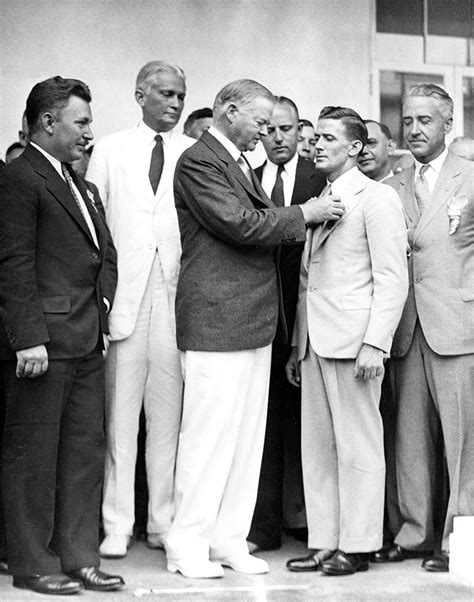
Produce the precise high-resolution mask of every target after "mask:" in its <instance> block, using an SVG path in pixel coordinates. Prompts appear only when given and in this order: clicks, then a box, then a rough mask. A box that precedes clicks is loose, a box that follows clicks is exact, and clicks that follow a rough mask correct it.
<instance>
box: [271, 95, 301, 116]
mask: <svg viewBox="0 0 474 602" xmlns="http://www.w3.org/2000/svg"><path fill="white" fill-rule="evenodd" d="M275 104H276V105H286V106H287V107H291V108H292V109H293V111H294V112H295V113H296V119H297V120H298V121H299V119H300V114H299V111H298V107H297V106H296V103H295V102H293V101H292V100H291V98H288V97H287V96H275Z"/></svg>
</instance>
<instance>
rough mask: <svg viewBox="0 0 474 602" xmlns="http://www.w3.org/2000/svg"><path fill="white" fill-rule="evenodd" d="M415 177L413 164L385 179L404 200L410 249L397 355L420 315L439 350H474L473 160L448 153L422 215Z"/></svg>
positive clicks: (430, 341)
mask: <svg viewBox="0 0 474 602" xmlns="http://www.w3.org/2000/svg"><path fill="white" fill-rule="evenodd" d="M414 179H415V173H414V167H411V168H408V169H405V170H404V171H402V172H401V173H399V174H397V175H395V176H393V177H392V178H390V179H389V180H387V181H386V182H385V183H386V184H389V185H390V186H393V188H395V190H396V191H397V192H398V194H399V196H400V198H401V200H402V203H403V208H404V211H405V219H406V223H407V228H408V242H409V247H410V248H409V260H408V272H409V291H408V299H407V302H406V304H405V308H404V310H403V314H402V318H401V320H400V324H399V326H398V328H397V331H396V333H395V338H394V341H393V346H392V355H393V356H394V357H403V356H404V355H405V354H406V353H407V351H408V349H409V347H410V344H411V341H412V339H413V332H414V329H415V325H416V321H417V319H419V321H420V324H421V327H422V329H423V334H424V335H425V337H426V340H427V342H428V344H429V346H430V347H431V349H433V351H435V352H436V353H438V354H440V355H464V354H467V353H474V327H473V326H474V244H473V241H474V163H473V162H472V161H468V160H467V159H462V158H461V157H457V156H456V155H453V154H451V153H448V156H447V158H446V160H445V161H444V163H443V165H442V167H441V171H440V174H439V176H438V180H437V182H436V186H435V188H434V190H433V192H432V195H431V199H430V202H429V203H428V204H427V206H426V209H425V210H424V212H423V215H422V216H421V217H420V214H419V211H418V206H417V203H416V200H415V192H414ZM453 202H457V203H460V204H461V205H463V208H462V215H461V220H460V224H459V226H458V228H457V229H456V231H455V232H453V233H451V234H450V233H449V226H450V219H449V215H448V205H449V204H450V203H453Z"/></svg>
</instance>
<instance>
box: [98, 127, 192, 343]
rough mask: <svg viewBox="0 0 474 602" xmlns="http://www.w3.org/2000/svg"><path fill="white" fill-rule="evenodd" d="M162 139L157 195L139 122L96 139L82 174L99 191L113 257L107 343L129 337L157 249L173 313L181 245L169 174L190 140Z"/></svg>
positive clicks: (147, 137)
mask: <svg viewBox="0 0 474 602" xmlns="http://www.w3.org/2000/svg"><path fill="white" fill-rule="evenodd" d="M147 130H148V131H147ZM163 139H164V157H165V161H164V167H163V173H162V176H161V180H160V183H159V186H158V190H157V191H156V195H154V194H153V190H152V188H151V184H150V181H149V177H148V171H149V167H150V155H151V148H152V146H150V131H149V128H147V126H145V125H144V124H143V122H141V123H140V124H139V125H138V126H137V127H135V128H133V129H131V130H127V131H123V132H117V133H115V134H111V135H110V136H107V137H106V138H104V139H103V140H100V141H99V142H98V143H97V144H96V145H95V147H94V151H93V153H92V157H91V160H90V163H89V168H88V170H87V179H88V180H90V181H91V182H94V184H95V185H96V186H97V188H98V189H99V193H100V195H101V198H102V201H103V203H104V207H105V212H106V217H107V223H108V226H109V228H110V231H111V233H112V238H113V240H114V243H115V246H116V248H117V254H118V286H117V292H116V296H115V304H114V307H113V309H112V311H111V313H110V316H109V325H110V338H111V339H112V340H120V339H124V338H126V337H128V336H129V335H130V334H131V333H132V332H133V329H134V328H135V323H136V319H137V315H138V309H139V307H140V303H141V300H142V298H143V294H144V291H145V287H146V284H147V281H148V276H149V274H150V270H151V266H152V263H153V259H154V257H155V253H156V251H157V250H158V254H159V257H160V261H161V265H162V268H163V274H164V278H165V282H166V287H167V294H168V303H169V307H170V308H174V299H175V294H176V283H177V280H178V273H179V260H180V254H181V246H180V239H179V228H178V220H177V216H176V209H175V205H174V195H173V175H174V169H175V166H176V162H177V160H178V158H179V157H180V155H181V153H182V152H183V151H184V150H185V149H186V148H188V147H189V146H191V145H192V144H193V143H194V142H195V140H193V139H192V138H189V137H188V136H184V135H182V134H179V133H177V132H173V131H172V132H167V133H165V134H163ZM151 144H152V145H153V139H152V142H151ZM171 313H172V314H173V315H174V312H173V311H172V312H171ZM172 319H173V320H174V318H173V316H172Z"/></svg>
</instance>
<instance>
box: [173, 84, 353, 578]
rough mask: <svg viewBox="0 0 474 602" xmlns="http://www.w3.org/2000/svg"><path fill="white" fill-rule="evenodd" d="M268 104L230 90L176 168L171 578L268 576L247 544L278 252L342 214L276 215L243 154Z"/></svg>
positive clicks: (263, 96) (257, 134)
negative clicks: (176, 410)
mask: <svg viewBox="0 0 474 602" xmlns="http://www.w3.org/2000/svg"><path fill="white" fill-rule="evenodd" d="M273 101H274V99H273V96H272V94H271V93H270V92H269V91H268V90H267V89H266V88H265V87H264V86H262V85H261V84H258V83H257V82H254V81H252V80H237V81H236V82H232V83H231V84H228V85H227V86H225V87H224V88H223V89H222V90H221V91H220V92H219V93H218V95H217V97H216V100H215V102H214V108H213V111H214V126H213V127H211V128H210V129H209V132H205V133H204V134H203V135H202V137H201V138H200V139H199V140H198V141H197V142H196V144H195V145H194V146H192V147H191V148H189V149H187V150H186V151H185V152H184V153H183V155H182V156H181V158H180V160H179V161H178V165H177V168H176V174H175V198H176V207H177V211H178V221H179V227H180V232H181V243H182V249H183V250H182V255H181V270H180V275H179V279H178V288H177V294H176V326H177V341H178V348H179V349H180V350H181V351H182V352H183V353H182V364H183V369H184V382H185V385H184V401H183V419H182V424H181V431H180V436H179V443H178V456H177V464H176V487H175V502H176V514H175V518H174V520H173V523H172V525H171V529H170V533H169V536H168V539H167V542H166V552H167V558H168V570H170V571H172V572H176V571H179V572H181V573H182V574H183V575H185V576H187V577H220V576H222V575H223V570H222V566H221V565H225V566H230V567H231V568H233V569H234V570H236V571H239V572H243V573H254V574H255V573H264V572H266V571H268V565H267V563H266V562H265V561H263V560H262V559H258V558H255V557H253V556H251V555H249V553H248V550H247V543H246V537H247V534H248V531H249V527H250V522H251V519H252V513H253V508H254V505H255V499H256V494H257V486H258V475H259V470H260V461H261V456H262V448H263V439H264V431H265V418H266V408H267V398H268V380H269V372H270V358H271V342H272V340H273V338H274V336H275V332H276V328H277V321H278V316H279V309H280V308H279V297H280V294H281V293H280V289H279V283H278V272H277V266H276V263H275V247H276V246H277V245H279V244H280V243H282V242H284V243H298V242H302V241H303V240H304V239H305V223H315V222H317V221H321V220H324V219H328V218H330V217H334V216H336V215H339V214H340V213H342V211H341V210H340V208H338V207H336V205H337V203H333V202H332V201H328V202H322V203H320V202H316V201H313V202H310V203H308V204H306V205H299V206H298V205H295V206H291V207H280V208H276V207H275V206H274V204H273V203H272V202H271V200H270V199H268V198H267V196H266V194H265V192H264V191H263V190H262V188H261V185H260V183H259V182H258V180H257V178H256V177H255V174H254V173H253V171H252V170H251V169H250V166H249V165H248V163H247V161H246V159H245V157H244V156H243V155H242V152H243V151H246V150H253V149H254V148H255V145H256V144H257V142H258V141H259V140H260V138H261V137H262V136H265V135H266V132H267V124H268V122H269V119H270V116H271V112H272V109H273ZM210 559H211V560H210ZM212 560H214V561H216V562H212Z"/></svg>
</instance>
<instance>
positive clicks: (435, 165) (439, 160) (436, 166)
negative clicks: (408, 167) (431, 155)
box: [415, 147, 448, 178]
mask: <svg viewBox="0 0 474 602" xmlns="http://www.w3.org/2000/svg"><path fill="white" fill-rule="evenodd" d="M447 156H448V147H445V148H444V151H443V152H442V153H441V154H440V155H439V156H438V157H436V159H433V160H432V161H430V162H429V164H430V168H431V169H433V171H435V172H436V175H438V174H439V172H440V171H441V167H442V165H443V163H444V161H445V159H446V157H447ZM423 165H425V164H424V163H420V162H419V161H417V160H416V159H415V178H416V177H417V176H418V174H419V173H420V169H421V168H422V167H423Z"/></svg>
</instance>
